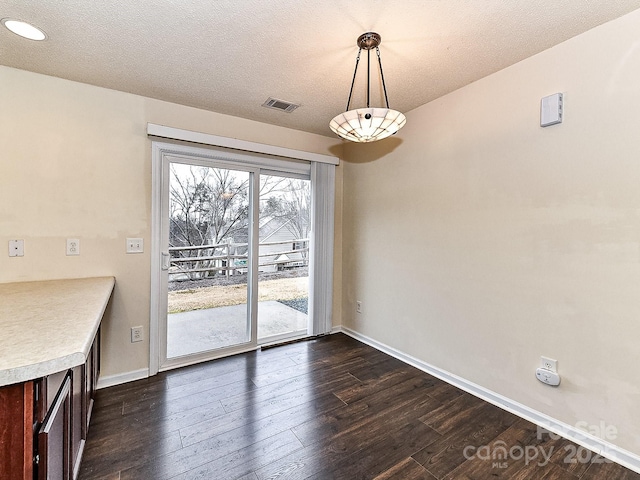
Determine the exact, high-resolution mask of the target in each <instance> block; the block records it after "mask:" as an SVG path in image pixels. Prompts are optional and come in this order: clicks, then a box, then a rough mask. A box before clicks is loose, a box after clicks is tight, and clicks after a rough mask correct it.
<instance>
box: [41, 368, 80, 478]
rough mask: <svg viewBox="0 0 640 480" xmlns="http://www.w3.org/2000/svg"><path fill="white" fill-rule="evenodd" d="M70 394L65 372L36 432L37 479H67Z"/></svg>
mask: <svg viewBox="0 0 640 480" xmlns="http://www.w3.org/2000/svg"><path fill="white" fill-rule="evenodd" d="M71 394H72V390H71V377H70V376H67V377H66V378H65V380H64V382H63V384H62V387H61V388H60V391H59V392H58V394H57V395H56V398H55V400H54V402H53V405H52V407H51V409H50V410H49V412H48V413H47V416H46V418H45V420H44V423H43V424H42V427H41V428H40V431H39V432H38V451H39V456H40V459H39V464H38V480H70V479H71V458H70V452H71Z"/></svg>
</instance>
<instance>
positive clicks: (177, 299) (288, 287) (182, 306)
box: [169, 277, 309, 313]
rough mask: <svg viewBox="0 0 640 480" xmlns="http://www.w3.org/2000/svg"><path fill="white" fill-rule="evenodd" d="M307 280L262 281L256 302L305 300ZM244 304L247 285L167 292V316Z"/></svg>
mask: <svg viewBox="0 0 640 480" xmlns="http://www.w3.org/2000/svg"><path fill="white" fill-rule="evenodd" d="M308 291H309V277H297V278H280V279H277V280H264V281H261V282H260V283H259V284H258V301H259V302H265V301H268V300H293V299H296V298H304V297H306V296H308ZM245 303H247V285H246V284H239V285H227V286H222V285H216V286H213V287H203V288H196V289H192V290H177V291H174V292H169V313H180V312H190V311H191V310H202V309H205V308H216V307H227V306H231V305H242V304H245Z"/></svg>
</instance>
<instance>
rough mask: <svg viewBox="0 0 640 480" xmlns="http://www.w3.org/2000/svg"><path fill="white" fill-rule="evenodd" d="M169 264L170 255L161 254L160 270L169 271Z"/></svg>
mask: <svg viewBox="0 0 640 480" xmlns="http://www.w3.org/2000/svg"><path fill="white" fill-rule="evenodd" d="M169 263H171V255H169V253H167V252H162V263H161V265H160V268H162V270H169Z"/></svg>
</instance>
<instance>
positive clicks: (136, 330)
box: [131, 325, 144, 343]
mask: <svg viewBox="0 0 640 480" xmlns="http://www.w3.org/2000/svg"><path fill="white" fill-rule="evenodd" d="M142 340H144V328H143V327H142V325H140V326H138V327H131V343H135V342H141V341H142Z"/></svg>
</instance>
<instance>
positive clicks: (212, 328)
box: [167, 301, 307, 358]
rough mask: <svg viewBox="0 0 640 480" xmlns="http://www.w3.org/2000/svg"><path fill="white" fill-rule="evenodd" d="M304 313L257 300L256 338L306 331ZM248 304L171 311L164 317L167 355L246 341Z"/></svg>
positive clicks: (201, 350)
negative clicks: (166, 317)
mask: <svg viewBox="0 0 640 480" xmlns="http://www.w3.org/2000/svg"><path fill="white" fill-rule="evenodd" d="M306 329H307V315H306V314H304V313H301V312H299V311H298V310H296V309H294V308H291V307H288V306H287V305H284V304H282V303H280V302H277V301H267V302H259V303H258V338H259V339H262V338H267V337H271V336H274V335H281V334H285V333H291V332H296V331H301V330H302V331H306ZM247 336H248V335H247V305H246V304H245V305H234V306H231V307H218V308H210V309H205V310H192V311H190V312H183V313H173V314H170V315H169V316H168V320H167V357H168V358H175V357H180V356H183V355H189V354H192V353H199V352H204V351H207V350H213V349H216V348H222V347H227V346H230V345H236V344H239V343H244V342H246V341H247V340H248V339H247Z"/></svg>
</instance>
